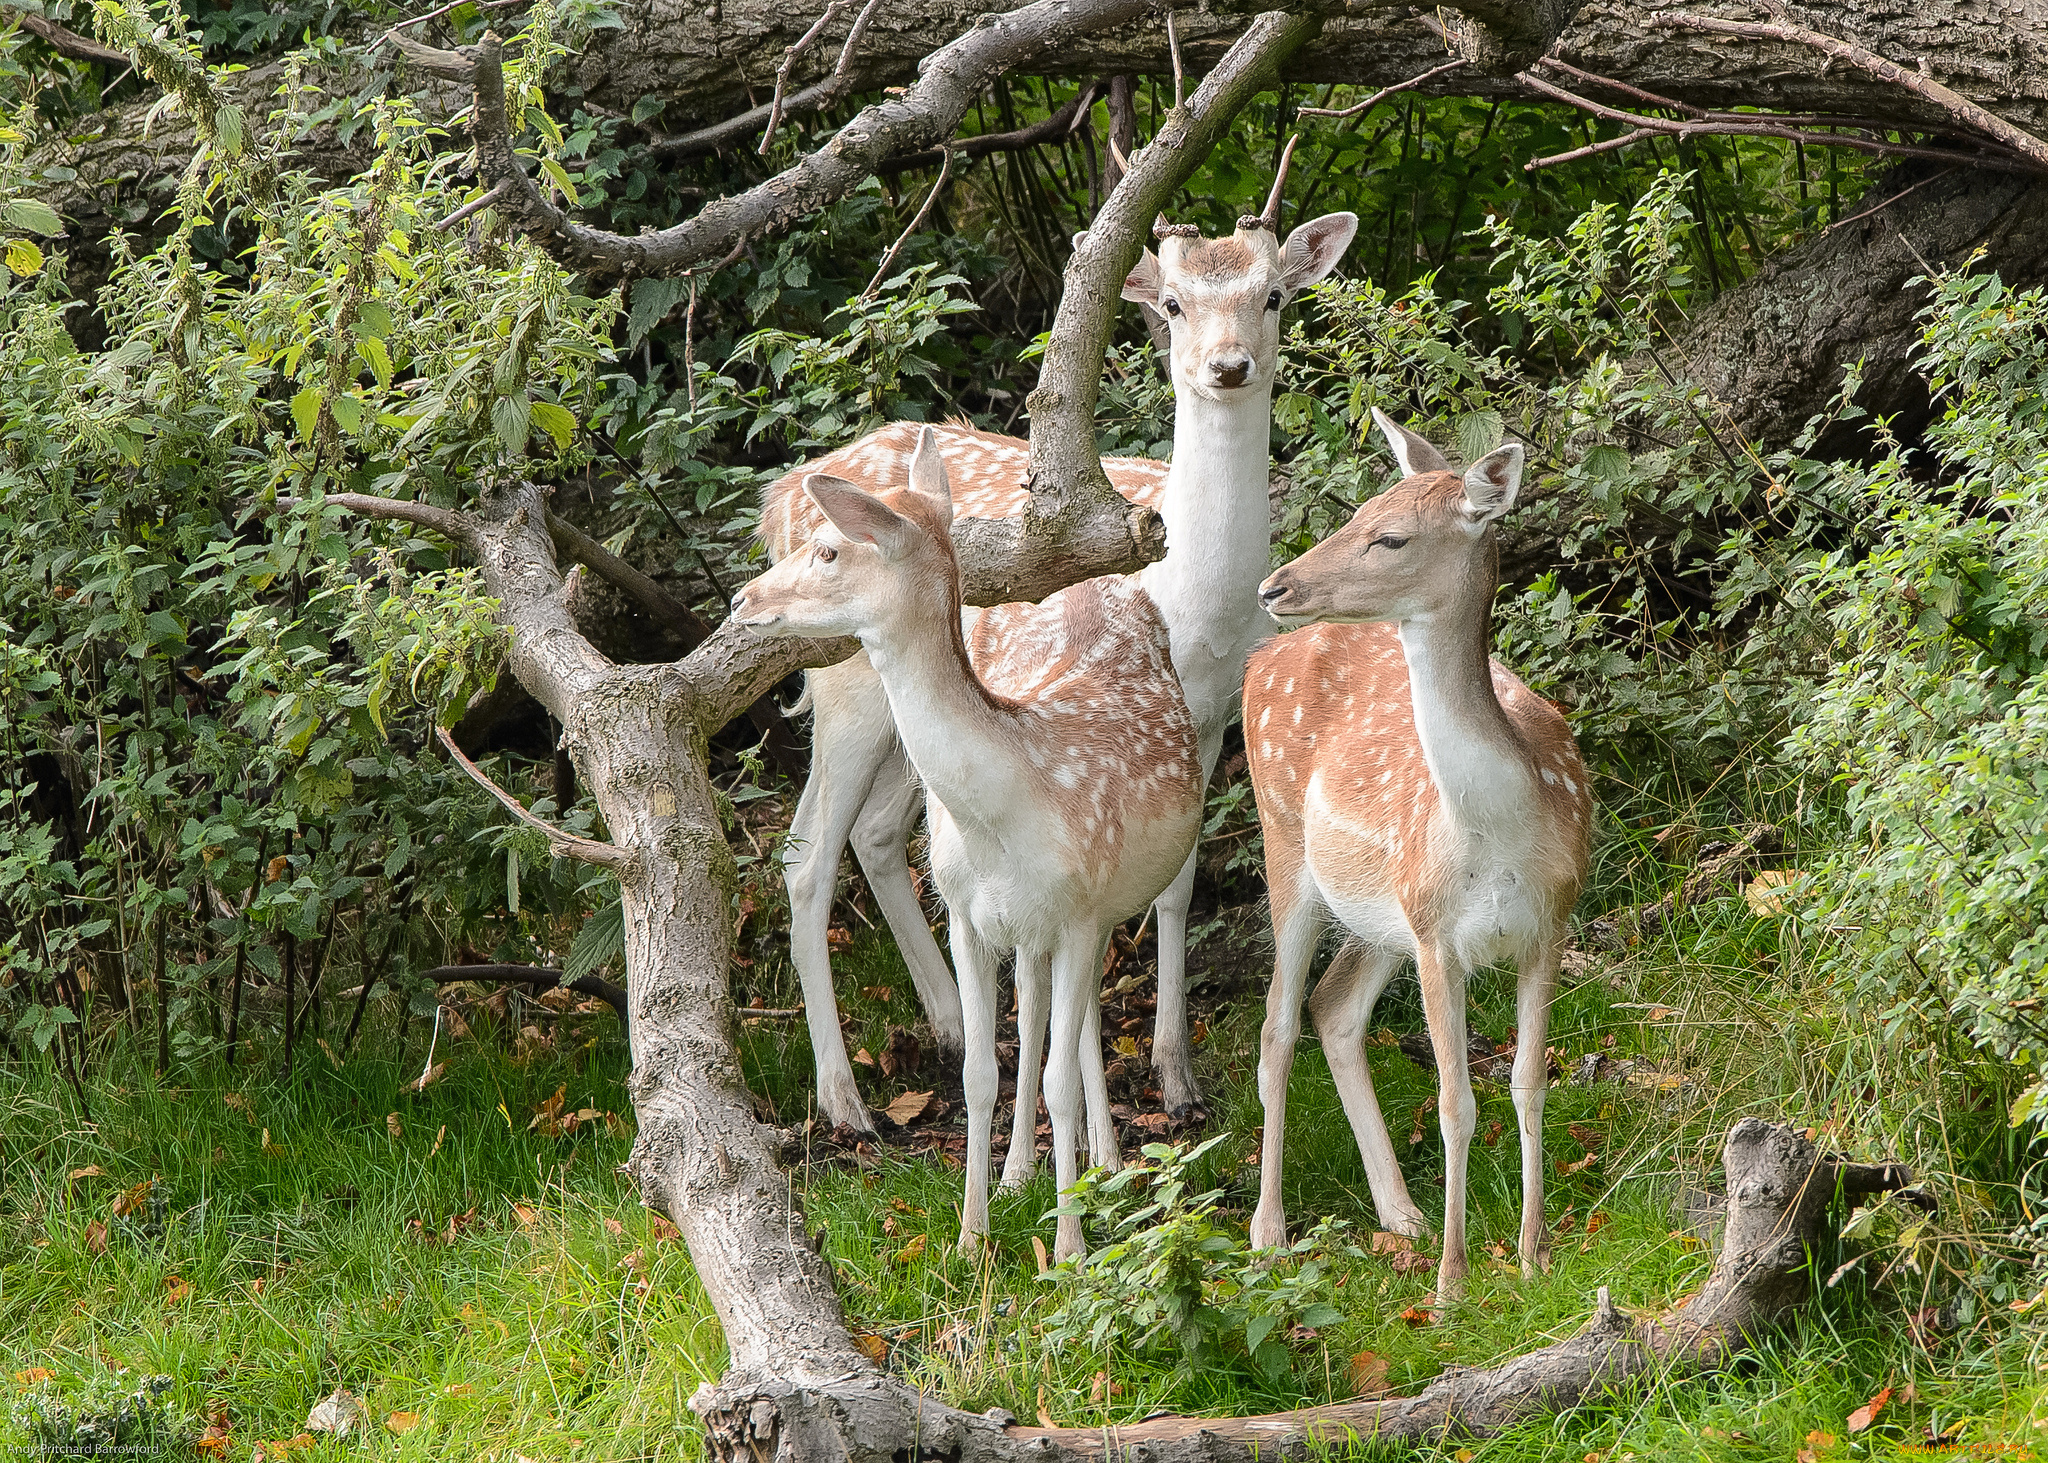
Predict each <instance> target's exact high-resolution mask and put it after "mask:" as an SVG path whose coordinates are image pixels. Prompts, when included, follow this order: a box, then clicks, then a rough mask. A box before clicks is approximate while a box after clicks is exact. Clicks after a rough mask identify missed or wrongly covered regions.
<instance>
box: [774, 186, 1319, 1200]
mask: <svg viewBox="0 0 2048 1463" xmlns="http://www.w3.org/2000/svg"><path fill="white" fill-rule="evenodd" d="M1284 183H1285V176H1284V172H1283V175H1282V177H1281V178H1279V179H1276V181H1275V183H1274V187H1273V194H1272V196H1271V197H1270V198H1269V199H1268V200H1267V203H1266V207H1265V210H1264V212H1262V213H1261V214H1260V215H1258V216H1257V217H1247V218H1244V219H1241V220H1239V225H1238V228H1237V230H1236V232H1235V233H1234V234H1232V236H1231V237H1229V238H1227V239H1213V240H1211V239H1204V238H1202V237H1200V235H1199V231H1197V230H1196V229H1194V228H1193V227H1192V226H1189V225H1179V226H1174V225H1163V237H1162V240H1161V242H1160V247H1159V249H1158V251H1157V253H1154V252H1153V251H1151V250H1149V249H1148V250H1147V251H1145V253H1144V255H1143V256H1142V257H1141V259H1140V260H1139V263H1138V265H1137V267H1136V268H1135V269H1134V270H1132V272H1131V275H1130V277H1129V278H1128V279H1127V280H1126V281H1125V284H1124V290H1123V294H1124V298H1126V299H1128V300H1134V301H1138V302H1140V303H1142V304H1144V305H1146V306H1148V307H1150V308H1152V309H1154V310H1156V311H1157V312H1158V313H1159V314H1160V315H1162V316H1163V317H1164V318H1165V320H1166V322H1167V330H1168V332H1169V337H1170V349H1169V351H1168V363H1169V368H1170V373H1171V376H1172V379H1173V385H1174V454H1173V461H1172V464H1171V466H1167V465H1165V464H1161V463H1157V462H1151V461H1148V460H1146V459H1143V458H1105V459H1104V461H1103V467H1104V469H1105V470H1106V471H1107V472H1108V474H1109V478H1110V482H1111V484H1112V485H1113V486H1115V488H1116V489H1117V491H1118V492H1120V493H1122V494H1123V495H1124V496H1125V497H1126V498H1129V499H1131V500H1132V501H1133V502H1135V503H1139V504H1141V505H1144V506H1146V507H1152V508H1156V509H1157V510H1158V511H1159V513H1160V515H1161V517H1162V518H1164V519H1165V522H1166V543H1167V552H1166V556H1165V557H1164V558H1163V559H1161V560H1160V561H1159V562H1158V563H1156V564H1152V565H1150V566H1148V567H1147V568H1146V569H1144V570H1143V571H1141V573H1140V574H1139V575H1138V576H1136V578H1137V581H1138V583H1139V584H1140V586H1141V587H1143V588H1144V590H1145V591H1146V593H1147V595H1148V596H1149V597H1150V598H1151V600H1152V602H1153V603H1154V604H1155V605H1156V606H1157V608H1158V611H1159V613H1160V614H1161V615H1162V616H1164V617H1165V620H1166V625H1167V629H1168V632H1169V634H1170V635H1171V637H1172V644H1173V657H1174V666H1175V669H1176V670H1177V671H1178V673H1179V675H1180V678H1181V684H1182V687H1183V689H1184V692H1185V694H1186V699H1187V703H1188V707H1189V710H1190V711H1191V712H1192V713H1193V715H1194V718H1195V724H1196V727H1197V733H1198V738H1199V743H1200V750H1201V759H1202V769H1203V780H1204V783H1205V784H1206V782H1207V779H1208V776H1209V773H1210V772H1211V771H1213V770H1214V768H1215V765H1216V759H1217V754H1218V752H1219V751H1220V750H1221V747H1222V744H1223V734H1224V730H1225V729H1226V728H1227V727H1228V725H1229V724H1230V722H1231V721H1232V720H1233V719H1234V718H1235V716H1236V714H1237V706H1238V697H1239V692H1240V688H1241V686H1242V683H1243V675H1244V658H1245V656H1246V655H1247V654H1248V653H1249V652H1250V650H1251V647H1252V646H1253V645H1255V644H1256V643H1257V642H1258V641H1259V639H1260V638H1262V636H1263V635H1264V634H1265V633H1266V628H1267V626H1266V620H1265V617H1264V616H1263V615H1262V614H1261V613H1260V612H1259V608H1258V602H1257V599H1256V596H1255V593H1254V591H1255V590H1256V588H1257V586H1258V582H1259V580H1260V578H1261V577H1262V576H1263V575H1264V574H1265V572H1266V570H1267V568H1268V567H1269V562H1270V543H1271V529H1270V519H1269V508H1268V499H1267V485H1268V481H1269V473H1268V468H1269V446H1268V442H1269V438H1270V435H1271V428H1272V399H1273V384H1274V374H1275V370H1274V368H1275V360H1276V357H1277V354H1278V349H1279V340H1280V312H1281V308H1282V306H1284V305H1285V304H1286V303H1287V301H1288V300H1289V299H1291V298H1292V297H1293V296H1294V295H1295V294H1296V293H1297V292H1299V291H1300V290H1302V289H1305V288H1307V287H1308V286H1309V285H1311V284H1313V283H1315V282H1316V281H1317V280H1320V279H1322V278H1323V277H1324V276H1325V275H1327V274H1328V273H1329V272H1330V271H1331V270H1332V269H1334V268H1335V267H1336V264H1337V261H1338V260H1339V259H1340V258H1341V257H1342V256H1343V253H1344V250H1345V249H1346V248H1347V247H1349V245H1350V242H1351V239H1352V236H1353V235H1354V234H1355V233H1356V231H1357V227H1358V220H1357V218H1356V216H1355V215H1353V214H1349V213H1334V214H1327V215H1325V216H1323V217H1321V218H1317V219H1313V220H1311V221H1310V222H1308V223H1305V224H1302V225H1300V226H1299V227H1297V228H1296V229H1295V230H1294V231H1293V232H1292V233H1291V234H1290V235H1289V236H1288V237H1287V239H1286V241H1285V243H1282V242H1280V241H1279V238H1278V235H1277V229H1276V220H1277V216H1278V209H1279V199H1280V195H1281V190H1282V187H1283V186H1284ZM917 430H918V429H916V428H914V427H911V426H908V425H897V426H891V427H885V428H883V429H882V430H881V431H879V432H876V433H874V434H872V435H871V436H869V437H867V438H864V439H863V440H861V441H860V442H857V443H854V444H853V445H851V446H849V447H845V448H841V449H840V450H839V451H837V452H835V453H832V454H831V455H830V456H828V457H825V458H823V459H821V460H819V461H818V462H816V463H813V464H810V465H808V466H806V467H804V468H802V469H799V470H798V471H796V472H792V473H790V474H789V475H787V476H785V477H784V478H782V479H781V480H779V481H778V482H776V483H774V484H772V485H771V486H770V487H769V489H768V493H767V498H766V502H765V506H764V508H763V512H762V520H761V532H762V537H763V539H764V541H765V543H766V544H767V547H768V551H769V555H770V557H771V558H773V559H775V560H777V561H780V560H781V559H782V558H784V557H786V556H787V555H788V554H790V553H791V552H794V551H795V549H796V548H797V547H798V546H799V545H801V544H803V543H804V542H805V541H806V540H807V537H808V535H809V534H810V533H811V532H812V530H813V529H814V528H815V527H816V525H817V523H818V513H817V510H816V509H815V507H814V505H813V504H812V503H811V501H810V500H809V498H808V497H807V496H806V495H805V494H804V492H803V491H802V482H803V480H804V478H805V477H806V476H807V475H808V474H810V473H813V472H824V473H827V474H830V475H834V476H839V477H844V478H847V479H849V480H851V481H853V482H855V483H858V484H860V485H862V486H864V487H868V488H870V489H875V488H879V487H882V486H886V485H888V484H890V483H894V482H900V481H901V480H902V478H901V472H902V470H903V467H904V465H905V463H906V461H907V459H908V457H909V455H910V453H911V451H912V447H913V444H914V440H915V436H916V434H917ZM935 431H936V435H937V439H938V445H939V451H940V453H941V454H942V456H943V458H944V460H945V464H946V469H947V472H948V474H949V475H950V476H951V477H952V479H953V483H954V493H955V495H956V508H957V511H958V513H959V514H960V516H962V517H979V518H994V517H1008V516H1012V515H1021V514H1022V513H1023V511H1024V509H1025V506H1026V505H1027V504H1028V502H1029V501H1030V484H1029V481H1028V478H1027V476H1026V472H1027V467H1028V464H1029V460H1030V450H1029V447H1028V445H1027V444H1026V443H1024V442H1022V441H1019V440H1017V439H1015V438H1011V437H999V436H996V435H994V434H992V433H987V432H978V431H974V430H973V429H971V428H967V427H961V426H946V427H939V428H936V429H935ZM1011 610H1012V607H1008V606H1005V607H1002V609H1001V610H1000V611H990V612H988V613H987V614H986V615H984V616H983V620H984V622H985V623H984V624H983V626H982V627H981V628H980V629H979V630H978V631H976V632H975V633H974V635H973V636H972V637H971V638H970V642H969V643H970V649H971V651H972V652H973V654H974V655H975V656H976V657H977V658H978V657H979V656H980V654H981V649H980V647H983V646H991V647H992V646H993V645H994V644H995V643H997V642H999V641H1000V640H1001V639H1002V638H1003V637H1004V636H1006V635H1008V634H1010V633H1012V632H1013V631H1015V630H1018V629H1021V622H1020V620H1019V617H1018V616H1017V615H1016V614H1014V613H1012V612H1011ZM968 613H969V614H970V616H973V615H975V614H976V613H978V612H975V611H969V612H968ZM1018 653H1019V654H1021V652H1018ZM977 664H979V660H978V659H977ZM1020 664H1021V661H1020ZM808 697H809V700H810V704H811V706H812V708H813V712H814V718H815V719H814V732H813V743H812V763H811V776H810V780H809V782H808V783H807V784H806V786H805V788H804V793H803V797H802V799H801V801H800V802H799V803H798V806H797V814H796V818H795V820H794V822H793V824H792V827H791V834H790V838H789V840H788V842H787V844H786V845H785V853H784V876H785V878H786V880H787V882H788V886H789V894H790V925H791V934H790V945H791V951H792V954H793V956H794V959H795V962H796V966H797V971H798V975H799V977H800V979H801V980H802V983H803V989H804V1006H805V1014H806V1017H807V1020H808V1022H809V1024H810V1028H811V1045H812V1051H813V1053H814V1057H815V1060H816V1062H817V1069H818V1071H817V1075H818V1097H819V1108H820V1111H821V1112H822V1113H823V1114H824V1115H825V1116H826V1117H828V1118H830V1119H831V1120H832V1121H834V1122H837V1123H845V1124H848V1125H850V1126H853V1127H861V1128H864V1127H867V1126H868V1125H869V1122H870V1119H869V1117H868V1112H867V1108H866V1106H865V1104H864V1103H862V1101H861V1099H860V1095H859V1091H858V1089H857V1087H856V1086H855V1084H854V1079H853V1069H852V1067H851V1066H850V1065H849V1064H848V1062H847V1058H846V1048H845V1045H844V1042H843V1041H842V1039H841V1038H840V1036H839V1031H838V1025H837V1008H836V1006H835V1004H834V1002H833V999H832V975H831V964H830V957H829V950H828V946H827V942H826V931H827V926H828V925H829V924H830V919H831V906H832V893H833V886H834V884H835V882H836V881H837V878H838V869H839V857H840V853H841V852H842V850H843V849H844V848H845V847H846V845H847V843H848V841H849V840H850V841H851V842H852V844H853V847H854V852H855V855H856V856H857V857H858V858H859V860H860V865H861V869H862V871H863V872H864V873H865V874H866V875H867V878H868V882H869V886H870V887H871V888H873V889H874V890H875V894H876V902H877V904H879V905H880V906H881V909H882V912H883V914H884V916H885V917H886V918H887V919H888V922H889V928H890V930H891V932H892V933H893V934H894V936H895V939H896V944H897V948H898V949H899V950H900V951H901V952H902V955H903V959H904V963H905V965H906V966H907V967H908V968H909V971H910V976H911V980H912V983H913V984H914V985H915V986H916V988H917V992H918V996H919V998H920V999H921V1000H922V1001H923V1002H924V1005H925V1010H926V1012H927V1014H928V1016H929V1018H930V1020H931V1023H932V1029H933V1033H934V1036H935V1037H936V1039H937V1041H938V1043H939V1045H940V1047H941V1048H942V1049H943V1050H947V1051H951V1050H954V1049H957V1047H958V1043H959V1040H960V1036H959V1033H960V1025H959V1017H958V1012H959V1001H958V997H957V995H956V994H955V992H954V989H953V986H952V982H951V981H950V980H949V979H948V977H947V974H946V966H945V962H944V960H943V959H942V958H941V957H940V955H939V951H938V947H937V945H936V944H935V943H934V941H933V939H932V936H931V932H930V930H929V928H928V927H927V926H926V924H925V920H924V915H923V913H922V911H921V910H920V909H919V907H918V904H917V900H916V896H915V893H914V885H913V881H912V877H911V874H910V871H909V869H908V867H907V864H906V860H905V857H904V848H905V845H906V843H907V842H908V840H909V836H910V831H911V829H912V827H913V826H914V824H915V821H916V817H917V811H918V807H919V801H918V793H917V789H916V786H915V783H914V780H913V779H912V778H911V777H910V776H909V772H908V767H907V765H906V763H905V761H904V758H903V752H902V748H901V745H900V743H899V741H898V739H897V736H896V731H895V728H894V726H893V725H892V724H891V721H890V718H889V714H888V705H887V698H886V697H885V696H884V695H883V694H882V692H881V689H880V686H879V685H878V683H877V682H876V680H875V677H874V672H873V671H872V669H871V668H870V667H869V666H868V665H867V664H866V662H865V660H864V659H862V658H861V657H855V658H854V659H852V660H849V661H846V662H844V663H842V664H840V665H837V666H833V667H831V668H830V669H828V670H823V671H813V672H811V674H810V677H809V681H808ZM1193 892H1194V857H1193V853H1192V852H1190V853H1189V856H1188V860H1187V863H1186V864H1185V866H1184V867H1183V868H1182V869H1181V871H1180V873H1179V876H1178V877H1177V878H1176V879H1175V880H1174V881H1173V883H1172V885H1171V886H1170V887H1169V888H1168V889H1167V890H1166V891H1165V893H1164V894H1162V896H1161V897H1160V900H1159V903H1158V906H1157V917H1158V921H1159V927H1158V928H1159V1001H1158V1010H1157V1015H1156V1025H1155V1030H1154V1036H1153V1049H1152V1061H1153V1065H1154V1067H1155V1068H1156V1069H1157V1071H1158V1073H1159V1076H1160V1081H1161V1086H1162V1089H1163V1096H1164V1099H1165V1103H1166V1106H1167V1107H1168V1108H1169V1109H1170V1110H1172V1111H1176V1112H1184V1111H1185V1110H1187V1109H1188V1108H1189V1107H1191V1106H1193V1105H1194V1104H1195V1103H1197V1102H1199V1101H1200V1097H1201V1093H1200V1089H1199V1087H1198V1086H1197V1085H1196V1082H1195V1077H1194V1067H1193V1063H1192V1061H1191V1060H1190V1054H1189V1050H1188V1023H1187V999H1186V988H1187V983H1186V948H1187V916H1188V904H1189V900H1190V899H1191V898H1192V896H1193ZM1033 1014H1034V1013H1032V1012H1030V1011H1029V1010H1027V1009H1026V1007H1025V1005H1024V1003H1023V1002H1022V1000H1020V1003H1019V1010H1018V1017H1019V1048H1020V1053H1023V1054H1025V1055H1021V1056H1020V1063H1021V1064H1022V1065H1023V1066H1024V1067H1025V1068H1027V1069H1028V1068H1032V1067H1035V1063H1036V1060H1037V1058H1036V1049H1037V1045H1038V1042H1039V1040H1040V1039H1041V1037H1040V1035H1039V1034H1034V1032H1033V1030H1032V1029H1031V1027H1030V1026H1029V1025H1028V1024H1027V1023H1028V1019H1029V1018H1030V1017H1032V1016H1033ZM1097 1065H1099V1062H1098V1063H1097ZM1027 1076H1028V1072H1026V1071H1020V1080H1019V1092H1018V1108H1019V1112H1018V1116H1017V1121H1016V1132H1017V1133H1019V1134H1021V1135H1022V1141H1021V1143H1020V1142H1013V1143H1012V1145H1011V1148H1010V1154H1009V1157H1008V1159H1007V1160H1006V1162H1005V1164H1004V1169H1003V1182H1004V1184H1005V1185H1014V1184H1018V1183H1022V1182H1023V1181H1024V1180H1025V1179H1027V1178H1028V1177H1029V1176H1030V1173H1031V1170H1032V1167H1033V1165H1034V1163H1035V1153H1034V1148H1033V1143H1032V1138H1031V1134H1032V1125H1033V1122H1032V1120H1033V1118H1034V1117H1035V1113H1036V1107H1037V1104H1036V1100H1035V1098H1034V1097H1033V1096H1032V1094H1031V1093H1030V1091H1029V1090H1028V1084H1027V1081H1026V1078H1027ZM1090 1131H1091V1135H1092V1137H1093V1139H1094V1140H1095V1141H1094V1145H1093V1146H1094V1151H1095V1157H1096V1158H1097V1160H1098V1161H1103V1162H1113V1161H1114V1157H1115V1150H1114V1142H1113V1134H1111V1133H1110V1130H1109V1128H1108V1119H1107V1115H1106V1114H1103V1115H1100V1116H1098V1115H1096V1114H1095V1113H1094V1112H1093V1104H1092V1103H1091V1114H1090ZM1105 1135H1108V1136H1109V1137H1110V1146H1109V1148H1108V1149H1107V1150H1106V1151H1105V1149H1104V1148H1103V1146H1102V1143H1101V1139H1102V1138H1103V1137H1104V1136H1105Z"/></svg>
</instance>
